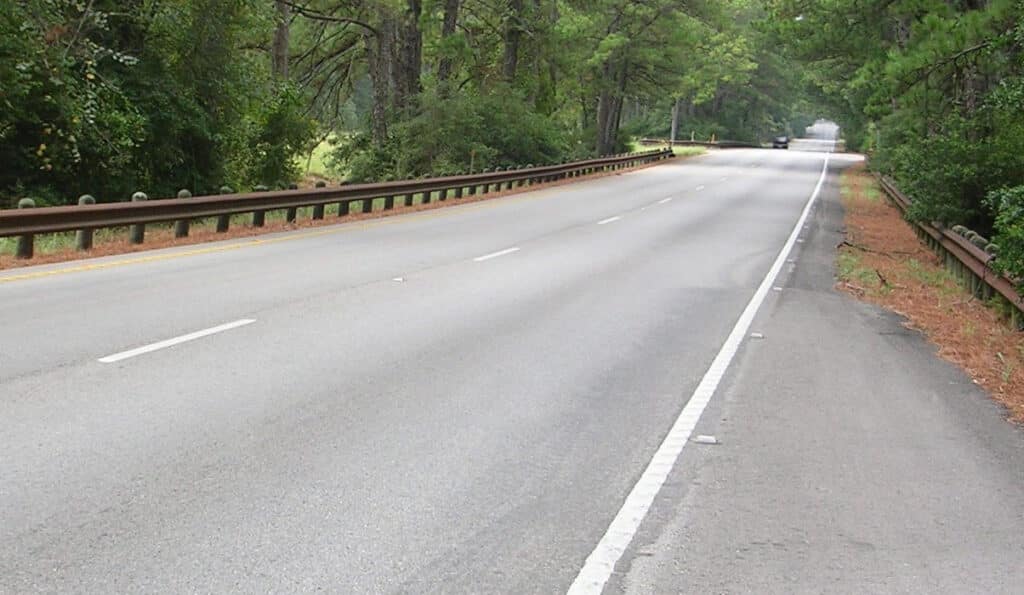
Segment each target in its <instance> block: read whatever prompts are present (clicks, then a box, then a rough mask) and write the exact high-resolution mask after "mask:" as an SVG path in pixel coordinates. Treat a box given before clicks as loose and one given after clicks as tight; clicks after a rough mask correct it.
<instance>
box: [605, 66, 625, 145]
mask: <svg viewBox="0 0 1024 595" xmlns="http://www.w3.org/2000/svg"><path fill="white" fill-rule="evenodd" d="M628 71H629V66H628V64H622V65H619V66H614V65H612V64H610V63H608V62H606V63H605V65H604V68H603V75H604V77H603V78H604V80H608V79H610V78H612V77H613V76H614V77H615V86H614V87H613V88H607V87H605V88H604V89H603V90H602V91H601V95H600V97H599V99H598V104H597V153H598V155H608V154H609V153H611V152H612V151H614V150H615V145H616V141H617V140H618V136H619V125H620V123H621V122H622V102H623V96H624V94H625V92H626V80H627V78H628Z"/></svg>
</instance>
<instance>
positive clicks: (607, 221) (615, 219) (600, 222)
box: [597, 216, 622, 225]
mask: <svg viewBox="0 0 1024 595" xmlns="http://www.w3.org/2000/svg"><path fill="white" fill-rule="evenodd" d="M619 219H622V217H619V216H615V217H609V218H607V219H602V220H600V221H598V222H597V224H598V225H605V224H607V223H611V222H612V221H618V220H619Z"/></svg>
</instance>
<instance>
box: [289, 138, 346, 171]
mask: <svg viewBox="0 0 1024 595" xmlns="http://www.w3.org/2000/svg"><path fill="white" fill-rule="evenodd" d="M336 143H337V139H336V138H335V137H329V138H326V139H324V140H323V141H322V142H321V143H320V144H319V145H317V146H316V147H314V148H313V151H312V152H311V153H309V154H308V155H300V156H299V157H296V162H297V163H298V166H299V170H300V171H302V173H303V175H305V176H315V177H318V178H324V179H328V180H334V179H341V177H340V176H339V172H337V171H335V170H334V169H333V168H331V167H330V166H329V165H328V160H329V157H330V154H331V151H333V150H334V147H335V144H336Z"/></svg>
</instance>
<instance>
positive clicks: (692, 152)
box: [628, 140, 708, 157]
mask: <svg viewBox="0 0 1024 595" xmlns="http://www.w3.org/2000/svg"><path fill="white" fill-rule="evenodd" d="M628 146H629V150H630V151H631V152H638V151H651V150H653V149H663V148H664V147H661V146H658V145H641V144H640V143H639V142H637V141H635V140H634V141H630V142H629V145H628ZM707 152H708V150H707V149H706V148H704V147H678V146H677V147H672V153H674V154H675V155H676V157H696V156H697V155H703V154H704V153H707Z"/></svg>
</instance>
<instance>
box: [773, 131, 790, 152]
mask: <svg viewBox="0 0 1024 595" xmlns="http://www.w3.org/2000/svg"><path fill="white" fill-rule="evenodd" d="M772 148H773V149H788V148H789V137H788V136H786V135H785V134H782V135H779V136H776V137H775V138H773V139H772Z"/></svg>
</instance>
